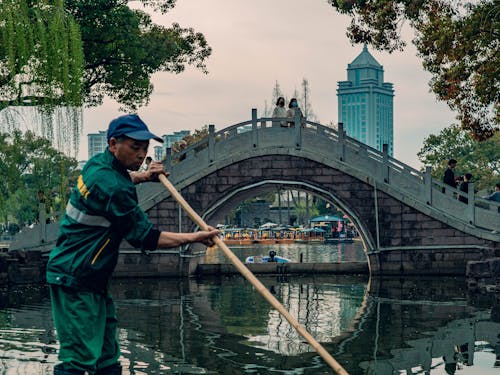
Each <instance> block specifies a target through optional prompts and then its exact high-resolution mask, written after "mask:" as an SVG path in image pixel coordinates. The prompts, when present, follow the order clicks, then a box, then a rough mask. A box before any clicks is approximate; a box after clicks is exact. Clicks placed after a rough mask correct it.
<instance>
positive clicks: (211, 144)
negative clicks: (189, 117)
mask: <svg viewBox="0 0 500 375" xmlns="http://www.w3.org/2000/svg"><path fill="white" fill-rule="evenodd" d="M214 160H215V125H208V163H209V164H211V163H213V162H214Z"/></svg>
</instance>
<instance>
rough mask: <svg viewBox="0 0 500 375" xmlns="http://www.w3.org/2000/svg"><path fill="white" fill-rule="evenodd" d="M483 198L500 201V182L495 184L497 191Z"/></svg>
mask: <svg viewBox="0 0 500 375" xmlns="http://www.w3.org/2000/svg"><path fill="white" fill-rule="evenodd" d="M483 198H484V199H487V200H489V201H494V202H500V182H499V183H497V184H496V185H495V191H493V193H491V194H490V195H487V196H485V197H483Z"/></svg>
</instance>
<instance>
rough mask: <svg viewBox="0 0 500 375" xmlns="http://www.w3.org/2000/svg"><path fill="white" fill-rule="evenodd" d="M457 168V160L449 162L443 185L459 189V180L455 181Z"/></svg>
mask: <svg viewBox="0 0 500 375" xmlns="http://www.w3.org/2000/svg"><path fill="white" fill-rule="evenodd" d="M456 166H457V161H456V160H455V159H450V160H449V161H448V168H446V170H445V171H444V176H443V183H444V184H446V185H449V186H451V187H453V188H455V189H456V187H457V180H456V179H455V173H454V172H453V169H454V168H455V167H456ZM443 193H444V188H443Z"/></svg>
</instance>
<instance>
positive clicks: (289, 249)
mask: <svg viewBox="0 0 500 375" xmlns="http://www.w3.org/2000/svg"><path fill="white" fill-rule="evenodd" d="M230 248H231V251H232V252H233V253H234V254H235V255H236V256H237V257H238V258H239V259H240V260H241V261H242V262H244V261H245V258H246V257H248V256H250V255H267V254H268V253H269V251H270V250H274V251H276V254H277V255H279V256H282V257H285V258H288V259H290V260H292V261H294V262H299V261H300V256H301V254H302V261H303V262H304V263H330V262H366V261H367V258H366V255H365V252H364V250H363V245H362V243H361V241H354V242H352V243H338V244H324V243H314V242H311V243H291V244H276V245H238V246H236V245H231V246H230ZM205 263H216V264H217V263H229V260H227V258H226V257H225V256H224V254H223V253H222V251H220V250H217V249H215V250H209V251H207V254H206V256H205Z"/></svg>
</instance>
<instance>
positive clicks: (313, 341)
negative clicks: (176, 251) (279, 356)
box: [159, 175, 349, 375]
mask: <svg viewBox="0 0 500 375" xmlns="http://www.w3.org/2000/svg"><path fill="white" fill-rule="evenodd" d="M159 179H160V181H161V183H162V184H163V185H165V187H166V188H167V190H168V191H169V192H170V194H172V196H173V197H174V199H175V200H176V201H177V202H178V203H179V204H180V205H181V207H182V208H183V209H184V210H185V211H186V213H187V214H188V216H189V217H190V218H191V219H192V220H193V221H194V222H195V223H196V224H197V225H198V226H199V227H200V228H201V229H202V230H208V225H207V223H205V221H204V220H203V219H202V218H201V217H200V216H199V215H198V214H197V213H196V212H195V211H194V210H193V209H192V207H191V206H190V205H189V203H187V202H186V200H185V199H184V198H183V197H182V195H181V194H180V193H179V192H178V191H177V190H176V189H175V187H174V185H172V183H171V182H170V181H169V180H168V179H167V177H165V176H164V175H160V176H159ZM213 240H214V242H215V244H216V245H218V246H219V248H221V249H222V251H223V253H224V255H225V256H226V257H228V258H229V260H230V261H231V263H232V264H233V265H234V266H235V267H236V269H237V270H238V271H239V272H240V273H241V274H242V275H243V276H244V277H245V278H246V279H247V280H248V281H249V282H250V284H252V285H253V286H254V288H255V289H257V291H258V292H259V293H260V294H261V295H262V296H263V297H264V298H265V299H266V300H267V302H269V303H270V304H271V306H273V307H274V308H275V309H276V310H278V312H279V313H280V314H281V315H282V316H283V317H284V318H285V319H286V320H287V321H288V323H290V325H291V326H292V327H293V328H295V330H297V332H298V333H299V334H300V335H301V336H302V337H303V338H304V339H306V341H307V342H308V343H309V344H310V345H311V346H312V347H313V348H314V349H315V350H316V352H317V353H318V354H319V355H320V356H321V357H323V359H324V360H325V362H326V363H328V365H329V366H330V367H331V368H332V369H333V370H334V371H335V372H336V373H337V374H339V375H349V374H348V372H347V371H346V370H345V369H344V368H343V367H342V366H341V365H340V364H339V363H338V362H337V361H336V360H335V359H334V358H333V357H332V356H331V355H330V353H328V352H327V351H326V350H325V348H323V346H321V344H320V343H319V342H317V341H316V339H315V338H314V337H313V336H312V335H311V334H310V333H309V332H307V330H306V329H305V328H304V327H303V326H302V325H301V324H300V323H299V322H298V321H297V320H296V319H295V318H294V317H293V316H292V315H290V313H289V312H288V311H287V310H286V309H285V308H284V307H283V305H282V304H281V303H280V302H279V301H278V300H277V299H276V297H274V296H273V295H272V294H271V292H269V290H267V288H266V287H265V286H264V285H263V284H262V283H261V282H260V281H259V279H257V278H256V277H255V275H254V274H253V273H252V272H251V271H250V270H249V269H248V268H247V267H246V266H245V265H244V264H243V263H242V262H241V261H240V260H239V259H238V257H237V256H236V255H234V253H233V252H232V251H231V249H229V247H227V245H226V244H225V243H224V241H222V239H220V238H219V237H218V236H216V237H214V238H213Z"/></svg>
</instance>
